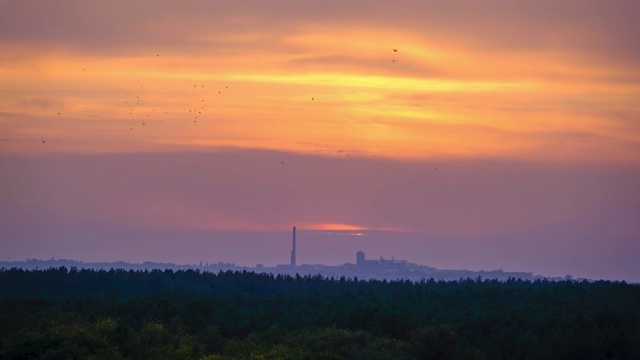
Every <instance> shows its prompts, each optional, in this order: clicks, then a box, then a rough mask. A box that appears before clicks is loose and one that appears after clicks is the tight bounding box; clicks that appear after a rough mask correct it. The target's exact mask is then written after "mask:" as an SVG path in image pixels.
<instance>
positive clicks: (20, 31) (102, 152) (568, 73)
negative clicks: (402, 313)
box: [0, 0, 640, 267]
mask: <svg viewBox="0 0 640 360" xmlns="http://www.w3.org/2000/svg"><path fill="white" fill-rule="evenodd" d="M638 11H640V9H639V7H638V3H637V2H631V1H625V0H619V1H618V0H615V1H611V2H608V1H607V2H604V1H603V2H584V3H574V2H564V3H556V2H552V1H518V2H511V1H489V2H476V1H454V2H439V1H411V0H407V1H400V2H399V3H393V5H392V4H391V3H378V2H374V3H372V2H369V1H355V0H354V1H346V2H338V1H332V0H331V1H329V2H322V3H310V2H296V1H288V0H287V1H277V2H273V3H271V2H261V1H251V0H247V1H239V2H222V1H194V2H190V3H189V4H183V3H180V2H176V1H169V0H159V1H136V2H135V3H131V2H126V1H119V0H118V1H109V2H92V1H70V2H63V3H59V2H38V1H31V0H25V1H17V2H16V1H14V2H10V1H9V2H0V39H1V40H2V41H0V155H3V156H5V157H6V158H2V159H3V161H5V163H6V164H14V165H12V166H15V168H12V167H9V166H8V165H5V169H6V170H3V171H4V172H3V173H2V174H3V176H4V178H3V179H2V181H3V184H2V185H3V187H4V189H5V190H4V191H5V192H6V193H5V194H4V195H3V193H0V200H3V201H4V200H7V201H5V202H4V203H5V204H8V205H5V206H6V208H5V209H4V211H5V212H6V213H7V214H13V215H12V216H16V217H18V218H20V216H19V215H15V214H23V213H24V214H30V213H32V210H33V208H34V207H35V208H39V207H42V208H43V210H42V216H43V218H46V217H47V216H49V215H47V214H49V211H53V212H54V213H55V214H66V215H65V216H68V217H69V219H74V218H76V217H78V218H82V219H85V220H86V221H87V222H89V223H92V224H93V222H95V223H98V224H101V225H100V226H108V227H109V228H110V229H111V228H112V227H113V228H118V227H119V226H122V227H129V226H130V227H135V228H136V229H138V228H140V229H146V230H145V231H147V230H148V229H152V230H154V231H155V230H157V229H163V230H166V231H176V232H177V231H194V232H213V231H220V232H238V231H246V232H251V233H268V232H278V231H284V230H283V229H289V228H290V226H292V225H296V224H297V225H298V226H299V227H300V229H301V230H305V229H306V230H317V231H328V232H330V231H351V232H352V233H353V234H356V235H358V236H360V235H362V234H364V235H365V236H361V237H362V238H363V239H364V238H368V235H369V233H368V232H367V231H389V232H393V233H397V235H398V236H399V237H401V236H409V235H408V234H428V235H424V237H422V238H420V240H415V242H413V243H412V246H415V247H414V249H415V248H419V247H420V246H421V245H419V244H423V243H425V242H427V241H432V240H431V239H432V237H433V236H440V238H438V239H440V240H438V241H445V240H442V239H445V238H447V237H459V236H469V237H473V236H477V237H478V239H480V237H482V236H484V237H482V240H477V244H488V243H490V244H493V245H486V246H487V247H489V248H491V246H495V243H493V242H491V241H494V240H491V241H489V240H487V239H497V238H501V237H502V236H507V235H505V234H509V236H513V239H521V238H525V237H526V236H525V235H522V234H526V235H527V236H529V235H531V234H539V233H542V232H545V231H548V232H549V234H550V235H548V236H546V235H545V237H544V239H542V240H540V239H538V240H540V241H541V242H547V243H550V242H551V241H552V240H550V239H556V238H563V237H567V238H571V239H574V238H575V239H583V240H584V237H589V238H591V236H593V237H594V238H595V237H598V236H600V235H602V233H601V232H604V231H605V230H606V229H609V230H606V231H611V232H613V233H616V234H619V233H624V239H622V238H620V239H618V240H617V241H618V243H617V244H618V245H617V247H615V248H612V249H613V250H611V251H614V250H615V251H618V250H616V249H626V250H624V251H622V250H620V251H622V252H623V253H629V252H632V251H631V250H629V249H630V248H634V246H635V248H634V249H637V248H638V246H637V244H638V243H640V241H638V237H639V236H640V228H639V227H638V226H637V224H636V223H635V222H634V221H633V220H631V218H636V217H637V216H635V217H634V216H633V214H636V215H637V211H639V208H638V203H637V202H635V200H634V199H636V198H637V195H633V194H632V195H629V194H628V193H630V192H633V191H632V190H630V189H632V188H633V186H634V185H633V184H635V185H637V183H636V182H635V180H636V176H637V172H636V169H638V167H639V166H640V101H638V99H640V53H639V52H638V51H637V49H638V46H637V44H638V43H639V42H638V41H637V40H638V36H637V34H639V33H640V28H638V25H637V23H638V22H637V19H636V17H637V13H638ZM634 15H635V16H634ZM203 154H204V155H203ZM15 159H18V160H15ZM25 159H28V160H29V161H34V163H38V164H40V162H42V164H46V166H45V165H42V166H40V165H38V166H36V165H33V168H27V167H24V166H26V165H22V164H27V163H29V164H31V163H30V162H28V161H26V160H25ZM114 159H118V161H116V160H114ZM50 164H57V165H55V166H54V165H50ZM80 164H82V165H80ZM0 165H3V164H0ZM48 166H51V170H50V171H52V172H53V174H50V173H48V172H47V171H44V170H42V169H49V167H48ZM94 167H95V168H94ZM88 168H91V169H93V170H92V171H93V172H95V173H100V172H101V171H104V172H105V173H104V174H103V175H102V176H96V177H95V178H94V177H93V176H94V175H93V173H85V171H88V170H84V169H88ZM60 169H64V170H60ZM100 169H111V170H109V171H107V170H100ZM41 181H42V183H40V182H41ZM574 181H575V183H574ZM36 183H37V184H38V185H37V186H36V185H34V184H36ZM70 184H74V185H73V186H72V185H70ZM7 189H9V190H7ZM77 189H85V190H83V191H82V192H81V191H80V190H77ZM76 191H77V192H76ZM34 194H39V195H38V196H39V197H40V198H41V199H44V200H42V201H41V202H39V201H36V200H34V199H38V197H36V195H34ZM3 196H4V197H3ZM91 196H94V197H95V198H92V197H91ZM85 199H93V200H91V201H89V200H85ZM95 199H97V200H95ZM9 200H10V201H9ZM84 201H86V203H85V202H84ZM550 204H553V205H550ZM52 209H54V210H52ZM60 209H63V210H60ZM0 210H2V208H0ZM58 210H60V212H58ZM25 216H26V215H25ZM29 216H31V215H29ZM34 216H35V215H34ZM7 218H8V217H7ZM29 218H30V217H29ZM15 220H16V224H18V223H20V221H22V220H24V219H22V220H20V219H15ZM24 221H26V220H24ZM29 221H30V220H29ZM609 221H612V222H615V223H616V224H617V225H615V226H613V225H610V226H608V225H607V226H605V225H603V224H604V223H607V224H608V222H609ZM45 223H46V224H48V222H46V221H44V220H43V222H42V224H45ZM78 223H82V222H78ZM596 223H597V224H600V225H602V226H601V227H598V228H597V229H594V230H593V232H589V231H586V230H585V227H584V225H585V224H596ZM16 226H17V225H16ZM42 226H43V227H45V228H46V227H47V226H48V225H47V226H45V225H42ZM87 226H88V225H87ZM96 226H97V225H96ZM593 226H595V225H593ZM613 228H615V230H613ZM535 229H543V230H540V231H539V232H536V231H538V230H535ZM140 231H142V230H140ZM16 232H17V233H18V232H19V231H18V230H16ZM545 234H546V232H545ZM567 234H568V235H567ZM585 234H586V235H585ZM574 235H575V236H574ZM596 235H597V236H596ZM8 236H9V235H7V234H4V235H3V234H2V233H0V237H2V238H4V239H7V238H8ZM60 236H61V237H63V236H62V235H60ZM130 236H132V237H134V236H133V235H130ZM220 236H221V237H222V235H220ZM225 236H226V235H225ZM412 236H413V235H412ZM416 236H417V235H416ZM531 236H533V235H531ZM540 236H541V235H540ZM616 236H617V235H616ZM621 236H622V235H621ZM212 238H214V236H213V235H212ZM602 238H603V239H604V235H602ZM225 239H226V238H225ZM425 239H427V240H425ZM447 239H449V238H447ZM513 239H512V240H513ZM132 241H133V240H132ZM398 241H400V240H398ZM433 241H436V240H433ZM447 241H449V240H447ZM465 241H466V242H465ZM465 241H462V240H461V244H462V243H464V244H467V245H468V246H467V247H465V251H470V252H473V250H469V249H472V248H473V246H476V245H469V244H476V242H474V241H475V240H465ZM487 241H488V242H487ZM495 241H497V240H495ZM513 241H514V242H513V243H518V241H520V240H517V241H516V240H513ZM522 241H523V242H524V240H522ZM581 241H582V240H581ZM584 241H586V240H584ZM505 242H507V241H506V240H505ZM508 243H509V244H513V243H512V242H508ZM578 243H580V241H578V240H575V243H571V245H566V244H568V243H565V248H564V249H565V250H566V251H567V252H569V251H570V250H569V249H571V248H573V247H574V246H575V247H580V246H578V245H575V244H578ZM518 244H519V243H518ZM604 244H605V242H604V240H603V242H602V243H600V245H601V246H603V247H604V246H605V245H604ZM478 246H479V245H478ZM513 246H514V249H516V250H513V252H512V253H509V251H507V250H505V254H506V253H509V254H515V253H518V251H520V252H522V253H526V252H527V251H525V250H522V249H524V248H527V249H528V247H527V246H530V247H533V245H530V243H527V245H526V246H524V245H523V246H520V247H519V246H515V245H513ZM34 248H36V247H35V246H34ZM391 248H393V247H391ZM504 248H505V249H509V247H508V246H506V245H505V247H504ZM593 248H594V249H596V248H598V249H599V247H598V246H596V245H594V247H593ZM442 249H447V248H446V247H445V246H444V245H443V247H442ZM443 251H445V250H443ZM585 251H586V250H585ZM407 253H409V254H413V253H415V252H411V251H409V250H407ZM498 253H499V252H497V251H494V252H493V253H492V254H498ZM522 253H518V254H520V255H518V256H521V255H522ZM429 254H431V253H429ZM612 254H613V253H612ZM16 256H18V255H16ZM20 256H22V254H20ZM434 256H435V255H434ZM491 256H493V255H491ZM496 256H498V255H496ZM509 256H510V255H509ZM514 256H515V255H514ZM522 256H523V255H522ZM615 256H616V255H615V254H613V255H611V257H612V258H615ZM489 257H490V256H489V255H487V258H489ZM505 258H508V256H507V255H505ZM523 258H525V259H526V256H523ZM603 267H604V265H603Z"/></svg>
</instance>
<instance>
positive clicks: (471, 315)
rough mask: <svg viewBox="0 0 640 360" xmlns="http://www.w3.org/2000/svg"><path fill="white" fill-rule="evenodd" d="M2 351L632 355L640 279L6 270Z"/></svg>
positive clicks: (86, 355) (47, 354)
mask: <svg viewBox="0 0 640 360" xmlns="http://www.w3.org/2000/svg"><path fill="white" fill-rule="evenodd" d="M0 324H2V326H0V358H3V359H36V358H42V359H50V358H67V359H72V358H76V359H90V358H95V359H203V358H204V359H416V358H418V359H420V358H423V359H424V358H426V359H640V286H638V285H630V284H626V283H624V282H608V281H598V282H586V281H583V282H576V281H562V282H550V281H544V280H540V281H535V282H529V281H522V280H516V279H512V280H510V281H507V282H498V281H486V280H485V281H482V280H481V279H475V280H470V279H468V280H461V281H456V282H436V281H433V280H431V281H422V282H420V283H412V282H409V281H393V282H386V281H361V280H360V281H359V280H357V279H353V280H349V279H344V278H341V279H325V278H322V277H320V276H314V277H290V276H273V275H268V274H255V273H249V272H221V273H218V274H212V273H200V272H198V271H192V270H187V271H177V272H174V271H171V270H166V271H124V270H111V271H94V270H77V269H73V268H72V269H70V270H68V269H66V268H58V269H48V270H39V271H25V270H20V269H11V270H0Z"/></svg>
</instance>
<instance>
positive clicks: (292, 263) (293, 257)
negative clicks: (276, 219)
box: [291, 226, 296, 266]
mask: <svg viewBox="0 0 640 360" xmlns="http://www.w3.org/2000/svg"><path fill="white" fill-rule="evenodd" d="M291 266H296V227H295V226H294V227H293V249H291Z"/></svg>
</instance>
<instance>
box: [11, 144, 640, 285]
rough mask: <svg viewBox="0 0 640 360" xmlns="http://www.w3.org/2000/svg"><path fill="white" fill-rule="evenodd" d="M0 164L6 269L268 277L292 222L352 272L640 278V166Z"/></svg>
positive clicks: (258, 159) (132, 158)
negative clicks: (125, 269) (139, 266)
mask: <svg viewBox="0 0 640 360" xmlns="http://www.w3.org/2000/svg"><path fill="white" fill-rule="evenodd" d="M282 161H284V164H283V163H282ZM0 164H1V165H2V166H1V169H2V171H1V172H0V175H1V176H2V179H3V186H2V191H0V199H2V202H1V203H0V204H1V205H0V214H1V215H2V216H0V219H1V220H0V231H1V232H0V237H1V238H2V241H3V252H2V253H3V258H4V259H5V260H17V259H24V258H27V257H29V258H48V257H51V256H55V257H57V258H59V257H66V258H74V259H81V260H86V261H103V260H129V259H130V260H131V261H136V262H142V261H166V262H176V263H194V262H198V261H201V260H202V261H208V262H218V261H225V262H235V263H237V264H242V265H255V264H256V263H262V264H265V265H273V264H278V263H287V261H288V252H289V250H290V240H291V239H290V238H291V234H290V226H293V225H297V226H298V229H299V236H298V240H299V246H298V259H299V262H300V263H326V264H339V263H344V262H347V261H351V262H353V261H354V260H353V258H354V256H355V252H356V251H357V250H364V251H365V252H366V253H367V254H368V256H370V257H378V256H385V257H391V256H395V257H396V258H402V259H407V260H409V261H411V262H416V263H422V264H427V265H431V266H435V267H439V268H468V269H473V270H479V269H496V268H503V269H505V270H512V271H516V270H522V271H533V272H535V273H537V274H543V275H564V274H567V273H569V274H572V275H574V276H584V277H590V278H612V279H627V280H634V281H637V280H640V278H639V277H638V275H637V274H639V273H640V272H639V270H640V265H639V264H638V262H637V261H636V260H637V259H636V256H635V255H636V254H637V253H638V251H639V250H640V244H639V243H638V241H637V236H638V235H637V234H638V232H639V230H640V226H639V225H638V221H637V219H638V213H639V210H640V192H638V191H637V186H638V183H639V181H640V169H637V168H635V169H634V168H628V167H625V166H617V165H611V164H545V163H533V162H517V161H511V160H473V161H470V160H457V161H456V160H439V161H438V160H430V161H394V160H384V159H371V158H357V157H353V158H351V157H346V158H339V159H338V158H331V157H325V156H317V155H300V154H292V153H279V152H271V151H257V150H253V151H252V150H238V149H227V150H225V151H217V152H208V153H206V152H201V153H193V152H184V153H179V152H173V153H135V154H131V153H122V154H53V155H37V156H34V155H3V156H1V157H0ZM327 209H330V211H328V210H327ZM305 222H306V223H309V224H319V223H328V224H331V223H344V224H358V225H359V226H360V227H362V228H363V229H375V228H379V229H388V230H387V231H383V230H380V231H374V230H358V231H355V230H354V231H347V232H344V233H340V232H335V231H330V230H327V231H321V230H315V231H309V230H310V229H309V228H305V224H304V223H305ZM394 229H395V230H394ZM358 232H360V233H363V234H364V236H352V234H355V233H358Z"/></svg>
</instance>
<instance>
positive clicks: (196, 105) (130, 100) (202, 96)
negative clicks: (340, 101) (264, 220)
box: [41, 49, 398, 164]
mask: <svg viewBox="0 0 640 360" xmlns="http://www.w3.org/2000/svg"><path fill="white" fill-rule="evenodd" d="M392 50H393V52H394V53H396V52H398V50H397V49H392ZM156 57H160V54H156ZM392 62H396V60H395V59H392ZM82 71H86V68H83V69H82ZM137 83H138V84H137V85H138V88H139V89H140V92H139V93H138V94H136V93H135V92H132V91H129V92H127V93H126V95H125V97H124V99H122V100H123V101H122V103H123V104H124V105H125V106H126V107H127V110H126V111H127V112H128V115H129V116H130V118H131V119H132V120H135V121H136V122H137V123H138V126H134V125H130V126H129V130H130V131H134V130H136V129H138V128H141V127H144V129H145V130H146V138H147V139H148V138H149V136H150V135H151V129H149V125H150V124H151V123H152V122H153V121H155V120H159V122H162V118H159V119H158V114H159V113H160V111H158V112H156V107H155V106H153V105H162V108H163V109H166V108H167V105H168V103H167V99H168V97H167V96H163V100H162V104H158V103H157V101H156V100H155V99H151V100H150V99H147V100H146V101H145V93H147V92H145V91H144V90H143V89H144V86H141V84H140V80H137ZM185 83H186V84H187V85H186V87H185V88H183V89H179V90H182V91H187V90H186V88H190V89H193V90H196V92H194V93H193V94H192V95H190V96H188V97H187V98H186V99H176V95H172V96H171V98H170V99H171V101H175V104H174V105H177V104H182V105H184V104H185V102H188V103H189V106H181V107H182V111H183V112H184V118H185V119H190V120H193V123H198V120H199V119H201V118H202V116H203V115H205V114H206V113H207V111H208V108H207V107H205V106H206V105H207V104H208V102H209V100H208V99H207V97H208V96H209V95H210V93H209V92H208V91H206V90H204V89H205V85H204V84H200V83H195V82H191V81H190V80H186V81H185ZM223 89H224V90H225V91H226V90H228V89H229V86H228V85H226V86H225V87H224V88H223ZM223 89H222V88H221V89H219V90H214V93H215V91H217V94H218V95H222V93H223ZM163 90H164V91H167V90H168V88H167V87H164V88H163ZM180 100H183V102H181V101H180ZM198 100H199V101H198ZM311 100H312V101H315V96H312V97H311ZM147 102H151V104H148V103H147ZM172 114H173V112H172ZM60 115H61V113H60V112H58V116H60ZM164 115H165V116H168V115H170V114H169V112H168V111H164ZM148 124H149V125H148ZM41 141H42V143H43V144H46V141H45V140H44V139H42V140H41ZM281 164H284V161H282V162H281Z"/></svg>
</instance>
